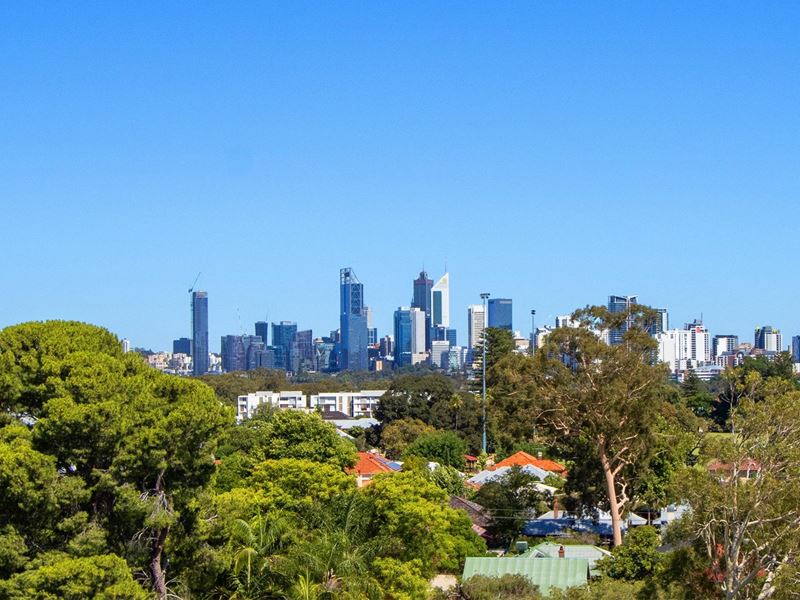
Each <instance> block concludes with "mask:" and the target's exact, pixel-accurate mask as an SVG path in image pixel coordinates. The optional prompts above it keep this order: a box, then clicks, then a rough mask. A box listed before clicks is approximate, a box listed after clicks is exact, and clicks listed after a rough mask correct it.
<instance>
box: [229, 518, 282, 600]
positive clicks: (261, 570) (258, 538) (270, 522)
mask: <svg viewBox="0 0 800 600" xmlns="http://www.w3.org/2000/svg"><path fill="white" fill-rule="evenodd" d="M294 531H295V527H294V522H293V519H292V518H291V516H290V515H289V514H287V513H284V512H282V511H276V512H274V513H270V514H268V515H266V516H264V515H258V516H256V517H255V518H254V519H252V520H251V521H249V522H248V521H245V520H243V519H237V520H236V521H235V522H234V525H233V534H232V536H231V542H230V543H231V550H232V551H233V569H232V570H233V576H232V584H233V587H234V592H233V593H232V594H231V595H230V598H231V599H232V600H249V599H251V598H252V599H255V598H258V599H266V598H280V597H281V595H280V594H278V593H277V592H276V591H275V590H276V589H279V586H280V584H281V579H282V578H281V575H280V572H279V571H278V570H277V569H276V564H277V562H278V560H279V556H280V553H281V552H284V551H285V550H286V549H287V548H288V547H289V546H290V545H291V543H292V542H293V539H294Z"/></svg>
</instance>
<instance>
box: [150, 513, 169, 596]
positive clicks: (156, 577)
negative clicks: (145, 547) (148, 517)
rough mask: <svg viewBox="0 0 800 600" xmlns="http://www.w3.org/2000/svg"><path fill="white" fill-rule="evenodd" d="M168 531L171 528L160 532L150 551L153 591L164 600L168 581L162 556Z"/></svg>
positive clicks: (164, 528) (165, 528)
mask: <svg viewBox="0 0 800 600" xmlns="http://www.w3.org/2000/svg"><path fill="white" fill-rule="evenodd" d="M168 531H169V528H167V527H162V528H161V529H159V530H158V533H157V534H156V537H155V539H154V540H153V547H152V549H151V551H150V574H151V576H152V578H153V590H155V592H156V594H158V597H159V598H160V599H162V600H163V599H164V598H166V597H167V580H166V576H165V574H164V569H163V568H162V567H161V555H162V554H163V552H164V543H165V542H166V541H167V532H168Z"/></svg>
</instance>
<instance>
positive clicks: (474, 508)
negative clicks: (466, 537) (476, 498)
mask: <svg viewBox="0 0 800 600" xmlns="http://www.w3.org/2000/svg"><path fill="white" fill-rule="evenodd" d="M449 504H450V508H455V509H457V510H463V511H465V512H466V513H467V515H469V520H470V521H472V531H474V532H475V533H477V534H478V535H479V536H481V537H482V538H484V539H488V538H489V537H490V536H489V534H488V533H487V532H486V530H487V529H488V528H489V521H490V517H489V511H488V510H486V509H485V508H484V507H483V506H481V505H480V504H478V503H477V502H472V501H471V500H467V499H466V498H462V497H460V496H450V502H449Z"/></svg>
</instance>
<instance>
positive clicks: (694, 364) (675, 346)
mask: <svg viewBox="0 0 800 600" xmlns="http://www.w3.org/2000/svg"><path fill="white" fill-rule="evenodd" d="M656 341H657V342H658V359H659V360H660V361H661V362H665V363H667V365H669V370H670V372H671V373H672V374H673V375H678V374H680V373H683V372H685V371H692V370H694V369H697V368H698V367H703V366H706V365H708V364H711V340H710V336H709V334H708V329H706V327H705V326H704V325H703V324H702V323H701V322H700V321H695V322H694V323H688V324H686V325H685V328H684V329H670V330H668V331H664V332H663V333H659V334H657V335H656Z"/></svg>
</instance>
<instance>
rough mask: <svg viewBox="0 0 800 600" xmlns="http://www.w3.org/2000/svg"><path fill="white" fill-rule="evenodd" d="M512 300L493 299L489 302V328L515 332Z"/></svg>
mask: <svg viewBox="0 0 800 600" xmlns="http://www.w3.org/2000/svg"><path fill="white" fill-rule="evenodd" d="M511 312H512V311H511V298H491V299H490V300H489V327H496V328H498V329H507V330H508V331H512V330H513V324H512V323H513V320H512V314H511Z"/></svg>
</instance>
